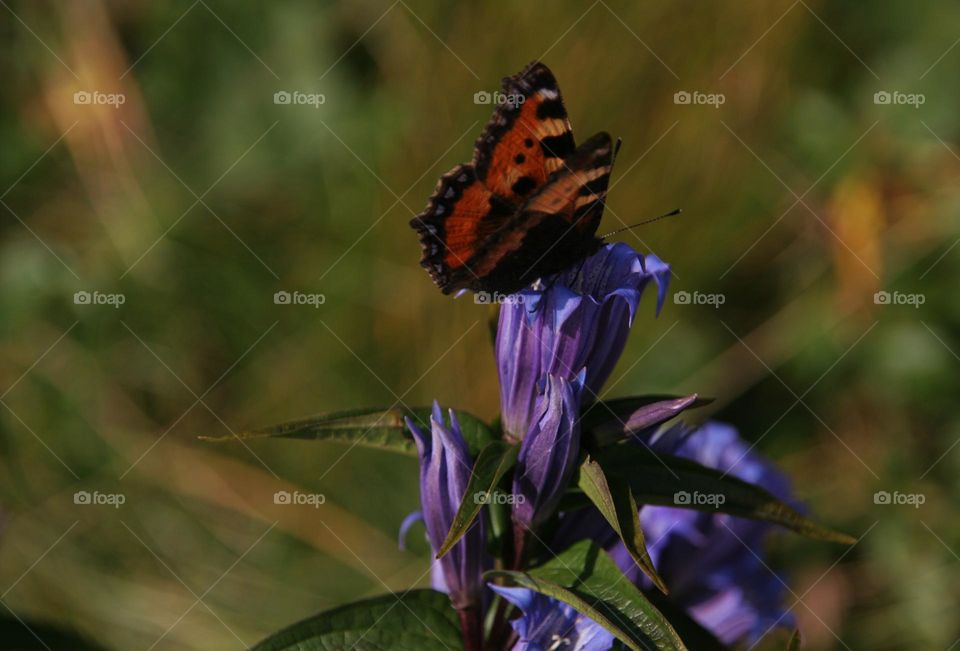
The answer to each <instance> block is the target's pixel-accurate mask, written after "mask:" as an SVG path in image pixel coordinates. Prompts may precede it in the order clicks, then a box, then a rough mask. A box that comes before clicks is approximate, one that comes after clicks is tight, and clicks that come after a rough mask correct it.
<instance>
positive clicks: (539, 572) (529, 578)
mask: <svg viewBox="0 0 960 651" xmlns="http://www.w3.org/2000/svg"><path fill="white" fill-rule="evenodd" d="M487 576H488V577H491V578H492V577H505V578H507V579H509V580H510V581H511V582H512V583H515V584H516V585H519V586H522V587H525V588H529V589H531V590H534V591H536V592H539V593H541V594H545V595H547V596H548V597H553V598H554V599H559V600H560V601H562V602H564V603H567V604H569V605H571V606H573V607H574V608H575V609H577V611H579V612H581V613H583V614H584V615H586V616H588V617H590V618H591V619H593V620H594V621H595V622H597V623H598V624H599V625H600V626H603V627H604V628H605V629H607V630H608V631H610V633H612V634H613V635H614V637H616V638H617V639H618V640H620V641H621V642H623V643H624V644H625V645H626V647H627V648H628V649H633V650H634V651H641V650H643V651H654V650H657V651H662V650H671V649H672V650H674V651H680V650H685V649H686V647H685V646H684V644H683V642H682V641H681V640H680V637H679V636H678V635H677V632H676V631H675V630H673V627H672V626H670V623H669V622H667V620H666V619H665V618H664V617H663V615H661V614H660V611H658V610H657V609H656V608H655V607H654V606H653V604H651V603H650V602H649V601H648V600H647V598H646V597H645V596H644V595H643V593H642V592H640V590H639V589H637V587H636V586H634V585H633V584H632V583H631V582H630V581H629V580H627V579H626V578H625V577H624V576H623V575H622V574H621V573H620V570H619V569H618V568H617V566H616V564H615V563H614V562H613V560H612V559H611V558H610V557H609V556H607V555H606V553H605V552H603V551H602V550H601V549H600V548H599V547H597V546H596V545H594V544H593V543H592V542H590V541H588V540H584V541H581V542H579V543H577V544H575V545H573V546H572V547H570V548H569V549H567V550H566V551H564V552H563V553H562V554H560V555H559V556H557V557H556V558H554V559H553V560H551V561H549V562H548V563H546V564H544V565H541V566H540V567H537V568H534V569H531V570H528V571H526V572H512V571H507V570H493V571H491V572H487Z"/></svg>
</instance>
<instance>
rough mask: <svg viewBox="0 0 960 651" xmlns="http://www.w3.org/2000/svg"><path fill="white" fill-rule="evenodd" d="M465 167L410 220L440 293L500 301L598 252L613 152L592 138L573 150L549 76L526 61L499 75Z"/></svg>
mask: <svg viewBox="0 0 960 651" xmlns="http://www.w3.org/2000/svg"><path fill="white" fill-rule="evenodd" d="M502 86H503V92H502V93H498V94H494V97H496V98H497V99H499V100H502V101H499V102H498V103H497V106H496V108H495V109H494V112H493V117H491V118H490V121H489V122H488V123H487V125H486V126H485V127H484V129H483V132H482V133H481V134H480V137H479V138H478V139H477V141H476V144H475V145H474V154H473V160H472V161H471V162H469V163H464V164H462V165H457V166H456V167H454V168H453V169H452V170H450V171H449V172H447V173H446V174H444V175H443V176H441V177H440V180H439V181H438V182H437V187H436V190H435V191H434V193H433V196H431V197H430V199H429V201H428V203H427V207H426V209H424V211H423V212H421V213H420V214H419V215H417V216H416V217H414V218H413V219H412V220H411V221H410V226H411V227H413V229H414V230H416V231H417V233H418V235H419V237H420V244H421V246H422V247H423V255H422V258H421V261H420V265H421V266H422V267H424V268H425V269H426V270H427V272H428V273H429V274H430V277H431V278H432V279H433V281H434V283H436V284H437V285H438V286H439V287H440V289H441V290H442V291H443V293H444V294H450V293H451V292H455V291H460V290H473V291H475V292H488V293H502V294H509V293H513V292H516V291H517V290H520V289H522V288H524V287H526V286H527V285H529V284H531V283H532V282H533V281H535V280H537V279H538V278H541V277H542V276H546V275H549V274H552V273H556V272H559V271H562V270H564V269H566V268H568V267H570V266H572V265H573V264H575V263H576V262H577V261H579V260H582V259H583V258H585V257H587V256H589V255H591V254H593V253H594V252H596V250H597V249H599V248H600V246H601V245H602V244H603V240H602V239H601V238H598V237H597V236H596V231H597V227H598V226H599V224H600V217H601V216H602V214H603V205H604V199H605V198H606V193H607V183H608V180H609V178H610V170H611V168H612V166H613V159H614V157H615V155H616V148H615V147H614V145H613V143H612V142H611V139H610V135H609V134H607V133H605V132H600V133H598V134H596V135H594V136H592V137H591V138H589V139H587V140H586V141H585V142H583V143H582V144H581V145H580V146H579V147H577V146H576V145H575V143H574V140H573V130H572V129H571V127H570V121H569V120H568V119H567V110H566V108H564V105H563V98H562V97H561V96H560V89H559V88H558V87H557V80H556V79H555V78H554V76H553V73H552V72H550V69H549V68H547V66H545V65H544V64H543V63H540V62H539V61H534V62H533V63H531V64H529V65H528V66H527V67H526V68H524V69H523V71H521V72H520V73H518V74H516V75H514V76H512V77H505V78H504V79H503V82H502Z"/></svg>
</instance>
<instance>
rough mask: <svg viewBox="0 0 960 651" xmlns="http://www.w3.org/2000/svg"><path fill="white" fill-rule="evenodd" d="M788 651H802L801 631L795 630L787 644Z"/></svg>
mask: <svg viewBox="0 0 960 651" xmlns="http://www.w3.org/2000/svg"><path fill="white" fill-rule="evenodd" d="M787 651H800V631H799V630H795V631H794V632H793V635H791V636H790V641H789V642H787Z"/></svg>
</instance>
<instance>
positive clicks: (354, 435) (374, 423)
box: [200, 407, 494, 455]
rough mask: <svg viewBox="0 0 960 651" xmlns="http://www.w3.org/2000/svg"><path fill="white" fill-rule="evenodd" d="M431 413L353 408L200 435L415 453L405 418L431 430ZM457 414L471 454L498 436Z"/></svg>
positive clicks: (424, 409) (416, 409) (473, 419)
mask: <svg viewBox="0 0 960 651" xmlns="http://www.w3.org/2000/svg"><path fill="white" fill-rule="evenodd" d="M430 413H431V409H430V408H429V407H414V408H412V409H405V408H402V407H393V408H390V409H383V408H374V409H371V408H366V409H353V410H349V411H338V412H334V413H330V414H321V415H319V416H312V417H310V418H304V419H301V420H295V421H291V422H287V423H281V424H279V425H273V426H270V427H264V428H262V429H256V430H252V431H248V432H241V433H240V434H237V435H236V436H234V435H232V434H231V435H229V436H221V437H205V436H201V437H200V438H201V439H204V440H207V441H215V442H225V441H233V440H236V439H237V438H239V439H241V440H248V439H260V438H290V439H306V440H315V441H333V442H337V443H346V444H350V445H363V446H365V447H373V448H380V449H386V450H392V451H394V452H401V453H403V454H409V455H415V454H416V453H417V448H416V445H415V444H414V442H413V437H412V436H411V434H410V433H409V432H408V431H407V427H406V425H405V424H404V422H403V418H404V416H408V417H410V418H412V419H413V420H415V421H417V422H418V423H420V425H421V426H422V427H423V428H424V429H426V430H429V429H430ZM456 414H457V420H458V421H459V422H460V429H461V431H462V432H463V437H464V439H466V441H467V445H468V446H469V447H470V453H471V454H473V455H476V454H478V453H479V452H480V450H481V449H482V448H483V446H484V445H486V444H487V443H488V442H490V441H492V440H493V439H494V434H493V432H492V431H491V430H490V428H489V427H487V425H486V424H485V423H483V421H481V420H480V419H478V418H477V417H475V416H472V415H471V414H468V413H467V412H464V411H457V412H456Z"/></svg>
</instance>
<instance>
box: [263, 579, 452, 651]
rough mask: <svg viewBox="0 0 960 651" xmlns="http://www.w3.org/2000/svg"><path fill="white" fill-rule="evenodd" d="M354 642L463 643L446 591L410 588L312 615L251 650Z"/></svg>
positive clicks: (434, 646)
mask: <svg viewBox="0 0 960 651" xmlns="http://www.w3.org/2000/svg"><path fill="white" fill-rule="evenodd" d="M398 605H399V606H402V607H400V608H397V607H396V606H398ZM354 648H357V649H360V648H363V649H396V650H397V651H450V649H461V648H463V640H462V637H461V634H460V623H459V622H458V621H457V613H456V611H455V610H454V609H453V608H452V607H451V606H450V598H449V597H447V595H445V594H443V593H442V592H436V591H434V590H411V591H409V592H405V593H403V594H398V595H384V596H382V597H374V598H373V599H365V600H364V601H358V602H356V603H353V604H348V605H346V606H341V607H339V608H334V609H333V610H329V611H327V612H324V613H320V614H319V615H314V616H313V617H310V618H308V619H305V620H303V621H301V622H297V623H296V624H293V625H292V626H290V627H288V628H285V629H283V630H281V631H279V632H277V633H274V634H273V635H271V636H270V637H268V638H267V639H266V640H264V641H262V642H260V643H259V644H257V645H256V646H254V647H253V648H252V649H251V651H314V650H315V651H332V650H333V649H354Z"/></svg>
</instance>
